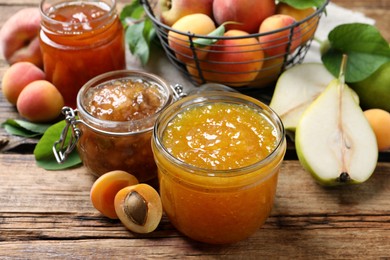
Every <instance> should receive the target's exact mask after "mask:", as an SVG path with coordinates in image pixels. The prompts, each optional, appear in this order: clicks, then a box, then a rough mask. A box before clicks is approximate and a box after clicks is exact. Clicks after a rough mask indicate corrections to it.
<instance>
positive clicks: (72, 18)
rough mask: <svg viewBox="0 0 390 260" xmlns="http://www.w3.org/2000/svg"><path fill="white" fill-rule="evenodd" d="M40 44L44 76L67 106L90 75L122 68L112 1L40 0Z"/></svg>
mask: <svg viewBox="0 0 390 260" xmlns="http://www.w3.org/2000/svg"><path fill="white" fill-rule="evenodd" d="M40 10H41V17H42V19H41V30H40V46H41V50H42V54H43V63H44V70H45V73H46V76H47V79H48V80H49V81H51V82H52V83H53V84H54V85H55V86H56V87H57V88H58V89H59V91H60V92H61V94H62V96H63V97H64V100H65V104H66V105H67V106H70V107H73V108H75V107H76V97H77V93H78V91H79V89H80V88H81V87H82V86H83V85H84V84H85V83H86V82H87V81H88V80H90V79H92V78H93V77H95V76H97V75H100V74H102V73H105V72H109V71H113V70H121V69H125V68H126V59H125V42H124V31H123V27H122V24H121V22H120V20H119V18H118V14H117V9H116V2H115V0H95V1H94V0H84V1H75V0H73V1H72V0H42V1H41V4H40Z"/></svg>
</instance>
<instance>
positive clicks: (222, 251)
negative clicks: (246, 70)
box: [0, 0, 390, 259]
mask: <svg viewBox="0 0 390 260" xmlns="http://www.w3.org/2000/svg"><path fill="white" fill-rule="evenodd" d="M127 2H128V1H120V3H119V5H123V4H125V3H127ZM333 2H334V3H336V4H338V5H340V6H343V7H346V8H349V9H352V10H355V11H358V12H362V13H364V14H365V15H367V16H368V17H371V18H373V19H375V20H376V25H377V26H378V28H379V29H380V30H381V32H382V34H383V35H384V37H385V38H386V39H387V40H388V41H390V30H389V25H390V1H389V0H375V1H374V0H365V1H363V0H358V1H350V0H337V1H333ZM38 3H39V1H38V0H30V1H28V0H0V26H2V24H3V23H4V22H5V21H6V20H7V19H8V18H9V17H10V16H11V15H12V14H13V13H15V12H16V11H17V10H19V9H22V8H25V7H36V6H37V4H38ZM7 67H8V65H7V64H6V62H5V61H4V59H2V58H1V59H0V78H1V77H2V75H3V74H4V71H5V70H6V68H7ZM17 117H18V115H17V113H16V110H15V108H14V107H13V106H11V105H10V104H8V103H7V102H6V101H5V99H4V97H3V96H2V95H1V94H0V122H3V121H4V120H5V119H7V118H17ZM0 139H2V140H7V141H9V142H11V143H14V144H15V145H16V144H18V146H17V148H15V149H11V150H10V151H8V152H6V153H4V152H2V153H0V259H150V258H160V259H187V258H200V259H220V258H224V259H390V242H389V241H390V156H389V153H388V152H384V153H381V155H380V161H379V162H378V165H377V168H376V170H375V173H374V174H373V176H372V177H371V178H370V179H369V180H368V181H367V182H366V183H364V184H362V185H353V186H347V187H332V188H326V187H322V186H320V185H318V184H316V183H315V182H314V180H313V178H312V177H311V176H310V175H309V174H308V173H307V172H306V171H305V170H304V169H303V168H302V167H301V166H300V164H299V162H298V161H297V160H296V156H294V151H293V150H291V151H289V153H290V155H291V156H289V157H288V158H287V159H286V160H285V161H284V162H283V165H282V169H281V173H280V177H279V183H278V190H277V194H276V199H275V204H274V208H273V211H272V214H271V216H270V217H269V218H268V220H267V222H266V223H265V225H264V226H263V227H262V228H261V229H260V230H258V232H256V233H255V234H254V235H253V236H251V237H250V238H248V239H247V240H244V241H241V242H239V243H236V244H232V245H225V246H213V245H207V244H202V243H198V242H194V241H192V240H190V239H188V238H186V237H184V236H183V235H182V234H180V233H179V232H178V231H177V230H176V229H175V228H174V227H173V226H172V225H171V224H170V222H169V220H168V219H167V218H166V217H165V216H163V219H162V221H161V223H160V225H159V226H158V228H157V230H156V231H155V232H152V233H151V234H147V235H137V234H134V233H131V232H129V231H128V230H126V229H125V227H124V226H123V225H122V224H121V223H120V222H119V221H115V220H109V219H108V218H105V217H103V216H102V215H101V214H100V213H99V212H97V211H96V210H95V209H94V208H93V207H92V204H91V202H90V200H89V190H90V188H91V185H92V183H93V181H94V180H95V178H94V177H93V176H92V175H91V174H89V173H88V172H87V170H86V169H85V168H84V167H79V168H75V169H71V170H64V171H45V170H43V169H41V168H39V167H37V166H36V165H35V160H34V157H33V155H32V149H33V147H34V144H31V143H34V141H31V140H24V139H22V138H15V137H11V136H9V135H8V134H7V133H6V132H5V131H4V129H0ZM20 144H21V145H20Z"/></svg>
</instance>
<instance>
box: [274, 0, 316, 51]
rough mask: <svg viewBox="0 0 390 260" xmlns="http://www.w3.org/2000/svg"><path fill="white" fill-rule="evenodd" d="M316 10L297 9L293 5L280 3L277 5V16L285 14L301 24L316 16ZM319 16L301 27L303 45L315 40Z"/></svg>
mask: <svg viewBox="0 0 390 260" xmlns="http://www.w3.org/2000/svg"><path fill="white" fill-rule="evenodd" d="M315 11H316V9H314V8H306V9H297V8H294V7H292V6H291V5H288V4H286V3H282V2H279V3H278V4H277V5H276V13H277V14H285V15H289V16H292V17H293V18H294V19H295V20H296V21H297V22H300V21H302V20H304V19H306V18H307V17H309V16H310V15H312V14H314V13H315ZM318 20H319V17H318V16H313V17H312V18H310V19H309V20H307V21H305V22H304V23H302V24H301V25H300V26H299V27H300V29H301V35H302V43H301V44H304V43H306V42H307V41H308V40H310V39H311V38H313V36H314V33H315V32H316V30H317V25H318Z"/></svg>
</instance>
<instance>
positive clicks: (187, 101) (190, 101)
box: [152, 91, 286, 177]
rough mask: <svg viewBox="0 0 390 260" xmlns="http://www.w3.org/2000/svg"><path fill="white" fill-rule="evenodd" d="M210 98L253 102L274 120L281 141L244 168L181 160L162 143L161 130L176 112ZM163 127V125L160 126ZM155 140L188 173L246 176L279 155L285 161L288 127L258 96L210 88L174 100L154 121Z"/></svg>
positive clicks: (171, 160) (223, 100)
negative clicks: (286, 127)
mask: <svg viewBox="0 0 390 260" xmlns="http://www.w3.org/2000/svg"><path fill="white" fill-rule="evenodd" d="M208 99H210V100H212V102H215V101H216V100H220V101H222V102H227V103H228V102H230V103H232V102H233V101H235V102H237V103H239V104H247V105H250V106H251V107H252V108H256V109H260V110H261V111H263V112H264V114H265V116H266V117H267V119H269V120H270V121H271V123H272V124H273V126H274V127H275V129H276V130H277V133H278V140H277V142H276V145H275V148H274V149H273V150H272V151H271V152H270V153H269V154H268V155H267V156H266V157H264V158H263V159H261V160H259V161H257V162H255V163H253V164H250V165H247V166H244V167H239V168H233V169H224V170H221V169H210V168H201V167H198V166H195V165H191V164H188V163H186V162H183V161H182V160H179V159H178V158H176V157H175V156H173V155H172V154H171V153H170V152H169V151H168V150H167V149H166V147H165V146H164V145H163V142H162V138H161V137H162V133H163V132H164V130H165V127H166V126H167V125H168V122H169V121H170V120H171V119H173V118H174V117H175V116H176V115H178V114H179V113H180V112H182V111H184V109H185V108H187V107H188V106H192V105H194V104H197V103H202V102H205V101H207V100H208ZM240 102H241V103H240ZM161 127H163V128H162V129H161ZM152 140H153V142H154V143H155V146H156V148H157V149H158V151H159V152H162V153H163V155H164V157H165V158H166V159H167V160H168V161H169V162H170V163H173V164H174V165H175V166H178V167H179V168H185V170H186V171H187V172H191V173H192V174H196V175H200V176H208V177H233V176H240V175H245V174H247V173H251V172H254V170H256V169H260V168H263V167H264V166H266V165H268V164H269V162H270V161H273V160H274V159H275V158H277V157H278V155H280V157H281V159H280V161H282V159H283V157H284V154H285V149H286V139H285V129H284V126H283V122H282V120H281V119H280V117H279V116H278V114H277V113H276V112H275V111H274V110H273V109H272V108H270V107H269V106H268V105H266V104H265V103H263V102H261V101H260V100H257V99H255V98H252V97H250V96H247V95H244V94H241V93H237V92H222V91H207V92H203V93H197V94H194V95H191V96H187V97H185V98H183V99H181V100H179V101H177V102H175V103H174V104H172V105H171V106H169V107H168V108H167V109H165V110H164V111H163V112H162V113H161V114H160V115H159V116H158V118H157V120H156V123H155V127H154V129H153V136H152ZM283 149H284V151H283ZM281 152H282V155H281Z"/></svg>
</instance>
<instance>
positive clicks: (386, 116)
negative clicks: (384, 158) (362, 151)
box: [364, 108, 390, 151]
mask: <svg viewBox="0 0 390 260" xmlns="http://www.w3.org/2000/svg"><path fill="white" fill-rule="evenodd" d="M364 115H365V116H366V118H367V120H368V122H369V123H370V125H371V127H372V130H374V133H375V136H376V141H377V143H378V150H379V151H386V150H389V149H390V113H389V112H387V111H385V110H383V109H378V108H372V109H368V110H366V111H364Z"/></svg>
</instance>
